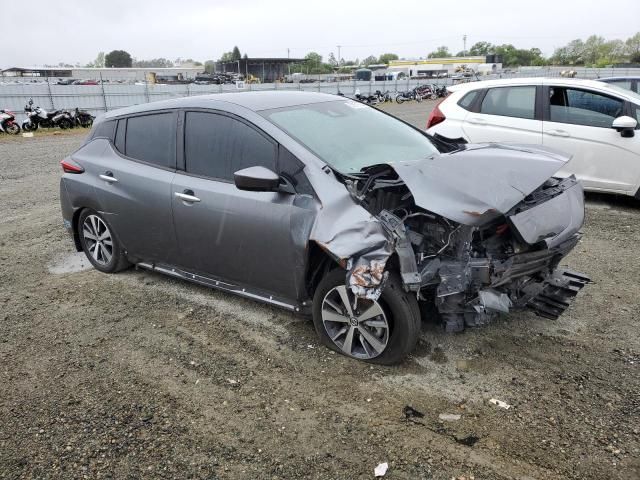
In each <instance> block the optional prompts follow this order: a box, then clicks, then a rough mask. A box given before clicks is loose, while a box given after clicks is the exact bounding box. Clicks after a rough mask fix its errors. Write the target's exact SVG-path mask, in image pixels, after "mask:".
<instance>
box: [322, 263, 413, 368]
mask: <svg viewBox="0 0 640 480" xmlns="http://www.w3.org/2000/svg"><path fill="white" fill-rule="evenodd" d="M345 275H346V273H345V271H344V270H342V269H335V270H332V271H331V272H329V273H328V274H327V275H326V276H325V277H324V278H323V279H322V281H321V282H320V284H319V285H318V288H317V289H316V292H315V294H314V297H313V323H314V326H315V329H316V332H317V333H318V336H319V337H320V340H321V342H322V343H323V344H324V345H326V346H327V347H329V348H330V349H332V350H335V351H336V352H338V353H341V354H343V355H346V356H349V357H352V358H356V359H358V360H364V361H366V362H371V363H378V364H382V365H391V364H394V363H398V362H400V361H402V360H403V359H404V358H405V357H406V356H407V355H408V354H409V353H411V351H412V350H413V349H414V347H415V345H416V342H417V341H418V337H419V335H420V310H419V308H418V302H417V300H416V298H415V296H413V295H410V294H409V293H407V292H405V291H404V290H403V289H402V285H401V283H400V278H399V277H398V275H396V274H391V276H390V278H389V280H388V281H387V284H386V285H385V288H384V290H383V291H382V295H381V296H380V298H379V299H378V300H368V299H364V298H356V297H355V295H354V294H353V293H352V292H351V289H350V288H348V287H347V286H346V285H345Z"/></svg>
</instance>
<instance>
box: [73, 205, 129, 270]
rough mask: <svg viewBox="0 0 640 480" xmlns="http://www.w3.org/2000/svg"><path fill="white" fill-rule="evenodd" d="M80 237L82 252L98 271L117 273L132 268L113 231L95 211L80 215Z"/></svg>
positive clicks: (86, 210)
mask: <svg viewBox="0 0 640 480" xmlns="http://www.w3.org/2000/svg"><path fill="white" fill-rule="evenodd" d="M78 235H79V237H80V244H81V245H82V250H83V251H84V253H85V255H86V256H87V258H88V259H89V261H90V262H91V265H93V266H94V268H95V269H96V270H99V271H101V272H103V273H115V272H119V271H120V270H124V269H125V268H127V267H129V266H130V263H129V262H128V261H127V257H126V255H125V253H124V250H123V249H122V246H121V245H120V242H119V241H118V238H117V237H116V235H115V234H114V232H113V229H112V228H111V226H110V225H109V224H108V223H107V221H106V220H105V218H104V217H103V216H102V215H100V214H99V213H98V212H96V211H95V210H92V209H90V208H87V209H85V210H83V211H82V213H80V218H79V219H78Z"/></svg>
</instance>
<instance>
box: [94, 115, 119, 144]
mask: <svg viewBox="0 0 640 480" xmlns="http://www.w3.org/2000/svg"><path fill="white" fill-rule="evenodd" d="M115 128H116V122H115V121H114V120H107V121H104V122H100V123H99V124H98V125H96V129H95V130H94V132H93V135H92V136H91V139H94V138H106V139H108V140H111V141H113V136H114V131H115Z"/></svg>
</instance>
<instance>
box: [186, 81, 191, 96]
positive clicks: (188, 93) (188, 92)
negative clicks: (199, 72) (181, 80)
mask: <svg viewBox="0 0 640 480" xmlns="http://www.w3.org/2000/svg"><path fill="white" fill-rule="evenodd" d="M186 85H187V97H190V96H191V89H190V88H189V84H188V83H187V84H186Z"/></svg>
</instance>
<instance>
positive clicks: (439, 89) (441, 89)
mask: <svg viewBox="0 0 640 480" xmlns="http://www.w3.org/2000/svg"><path fill="white" fill-rule="evenodd" d="M432 88H433V91H434V92H435V94H436V95H437V96H438V98H442V97H446V96H447V95H449V92H448V91H447V86H446V85H433V86H432Z"/></svg>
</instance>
